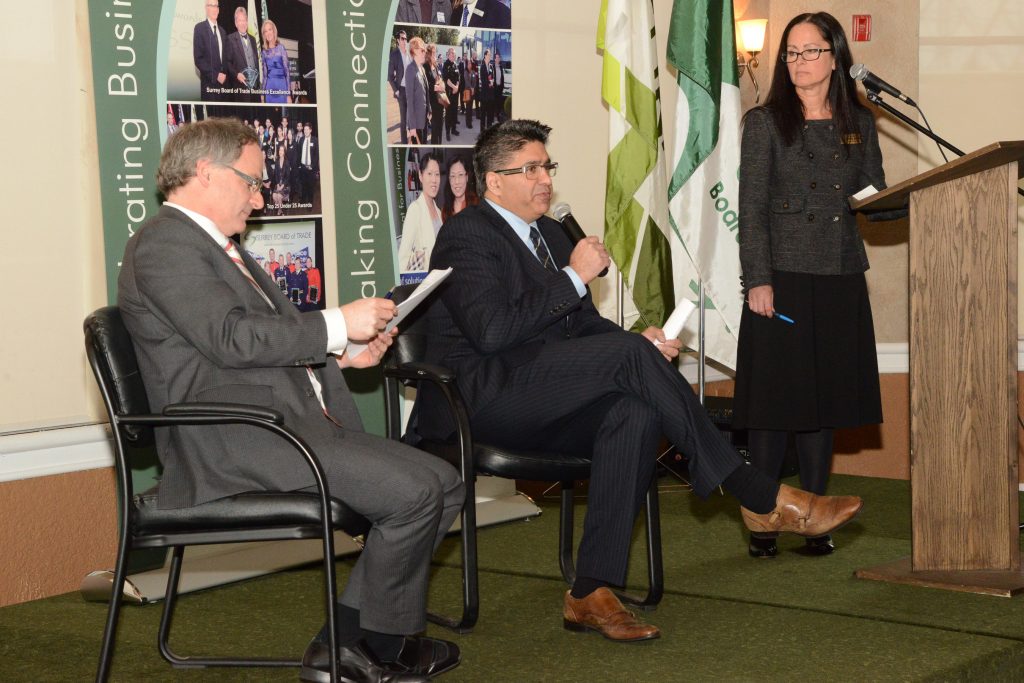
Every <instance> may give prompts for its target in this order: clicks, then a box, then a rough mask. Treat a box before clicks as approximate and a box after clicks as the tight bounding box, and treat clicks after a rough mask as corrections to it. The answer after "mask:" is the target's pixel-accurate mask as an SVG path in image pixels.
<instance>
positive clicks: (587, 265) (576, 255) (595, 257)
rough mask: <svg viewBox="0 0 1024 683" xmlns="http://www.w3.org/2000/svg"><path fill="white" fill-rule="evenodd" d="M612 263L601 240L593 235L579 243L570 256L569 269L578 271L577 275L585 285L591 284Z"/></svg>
mask: <svg viewBox="0 0 1024 683" xmlns="http://www.w3.org/2000/svg"><path fill="white" fill-rule="evenodd" d="M611 262H612V260H611V258H609V256H608V251H607V250H606V249H605V248H604V245H603V244H601V240H600V239H598V238H597V237H594V236H593V235H591V236H590V237H586V238H584V239H582V240H580V241H579V242H577V243H576V247H575V248H574V249H573V250H572V253H571V254H569V267H571V268H572V269H573V270H575V271H576V274H577V275H579V276H580V279H581V280H583V284H589V283H590V281H591V280H593V279H594V278H596V277H597V275H598V273H600V272H601V271H602V270H604V269H605V268H607V267H608V266H609V264H611Z"/></svg>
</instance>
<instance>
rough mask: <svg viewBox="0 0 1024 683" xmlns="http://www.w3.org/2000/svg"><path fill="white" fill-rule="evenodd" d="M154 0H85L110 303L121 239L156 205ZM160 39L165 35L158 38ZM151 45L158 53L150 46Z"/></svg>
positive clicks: (157, 16)
mask: <svg viewBox="0 0 1024 683" xmlns="http://www.w3.org/2000/svg"><path fill="white" fill-rule="evenodd" d="M163 5H164V3H163V2H161V1H159V0H149V1H147V2H144V3H142V2H131V1H129V0H91V1H90V2H89V36H90V41H91V45H92V69H93V89H94V90H95V97H96V138H97V147H98V148H99V174H100V204H101V206H102V215H103V245H104V247H103V248H104V255H105V257H106V280H107V299H108V300H109V301H110V302H111V303H113V301H114V300H115V299H116V298H117V273H118V268H119V267H120V265H121V257H122V255H123V254H124V247H125V244H126V243H127V242H128V238H129V237H131V236H132V235H133V234H134V233H135V231H136V230H137V229H138V228H139V227H140V226H141V225H142V224H143V223H145V221H146V219H147V218H149V217H150V216H151V215H153V213H154V212H155V211H156V210H157V208H159V206H160V204H159V201H158V199H157V195H156V180H155V176H156V168H157V164H158V163H159V161H160V121H161V116H160V101H159V100H160V99H162V98H163V94H162V93H161V92H160V91H161V89H162V85H163V83H164V82H165V80H164V79H163V78H160V77H158V69H157V61H158V55H159V54H161V51H160V50H159V49H158V48H157V46H158V45H159V37H160V26H161V14H162V8H163ZM165 42H166V37H165ZM154 48H157V49H154Z"/></svg>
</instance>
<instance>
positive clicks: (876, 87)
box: [850, 64, 917, 107]
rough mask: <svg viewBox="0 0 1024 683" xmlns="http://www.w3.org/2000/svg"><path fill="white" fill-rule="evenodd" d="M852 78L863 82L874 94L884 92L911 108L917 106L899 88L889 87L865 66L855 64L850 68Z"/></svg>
mask: <svg viewBox="0 0 1024 683" xmlns="http://www.w3.org/2000/svg"><path fill="white" fill-rule="evenodd" d="M850 78H852V79H854V80H855V81H863V82H864V87H865V88H866V89H867V90H871V91H873V92H878V91H882V92H885V93H889V94H890V95H892V96H893V97H895V98H897V99H899V100H901V101H903V102H906V103H907V104H909V105H910V106H911V107H916V106H917V104H916V103H915V102H914V100H912V99H910V98H909V97H907V96H906V95H904V94H903V93H901V92H900V91H899V90H898V89H897V88H894V87H893V86H891V85H889V84H888V83H886V82H885V81H883V80H882V79H881V78H879V77H878V76H876V75H875V74H873V73H871V72H870V71H868V68H867V67H866V66H864V65H863V64H854V65H853V66H851V67H850Z"/></svg>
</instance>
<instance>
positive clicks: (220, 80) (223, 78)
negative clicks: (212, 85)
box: [217, 71, 228, 85]
mask: <svg viewBox="0 0 1024 683" xmlns="http://www.w3.org/2000/svg"><path fill="white" fill-rule="evenodd" d="M226 80H228V75H227V74H226V73H224V72H223V71H221V72H220V73H219V74H217V82H218V83H220V84H221V85H224V81H226Z"/></svg>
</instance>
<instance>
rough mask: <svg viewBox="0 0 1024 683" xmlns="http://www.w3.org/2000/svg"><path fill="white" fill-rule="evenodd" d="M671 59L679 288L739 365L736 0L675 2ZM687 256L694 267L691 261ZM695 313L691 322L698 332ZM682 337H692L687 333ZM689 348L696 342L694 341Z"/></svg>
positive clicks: (715, 349)
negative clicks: (702, 309) (700, 301)
mask: <svg viewBox="0 0 1024 683" xmlns="http://www.w3.org/2000/svg"><path fill="white" fill-rule="evenodd" d="M668 62H669V64H671V65H672V66H674V67H675V68H676V69H677V71H678V77H677V79H676V82H677V84H678V86H679V93H678V104H677V105H676V120H675V131H676V134H675V144H674V145H673V149H672V157H671V161H670V167H669V168H670V170H671V177H670V181H669V188H668V202H669V203H668V207H669V219H670V221H671V226H672V230H673V231H674V233H675V234H676V235H677V236H678V238H679V239H678V240H672V242H673V249H672V256H673V264H674V265H675V266H676V270H675V273H676V280H675V284H676V294H677V296H678V297H682V296H684V295H686V294H687V293H689V294H690V295H691V298H692V299H694V300H695V299H696V296H694V294H695V293H696V290H697V280H698V279H699V280H703V282H704V290H705V294H706V298H705V300H706V301H707V302H709V304H708V306H707V309H708V310H707V314H706V320H705V353H706V354H707V355H708V356H709V357H711V358H713V359H715V360H716V361H718V362H720V363H722V364H723V365H726V366H728V367H730V368H735V367H736V341H737V338H738V335H739V329H740V313H741V311H742V307H743V295H742V292H741V289H740V258H739V245H738V236H739V167H740V118H741V116H740V115H741V105H740V90H739V77H738V73H737V69H736V38H735V33H734V28H733V11H732V0H675V3H674V5H673V7H672V23H671V26H670V27H669V34H668ZM687 261H689V262H690V264H691V265H690V267H689V272H687V269H686V262H687ZM696 318H697V316H693V317H692V318H691V320H690V321H689V322H688V324H687V326H686V328H685V329H686V330H687V331H689V332H690V333H695V332H696V325H697V321H696ZM683 341H684V342H686V343H689V337H688V335H687V334H685V333H684V335H683ZM691 346H692V344H691Z"/></svg>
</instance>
